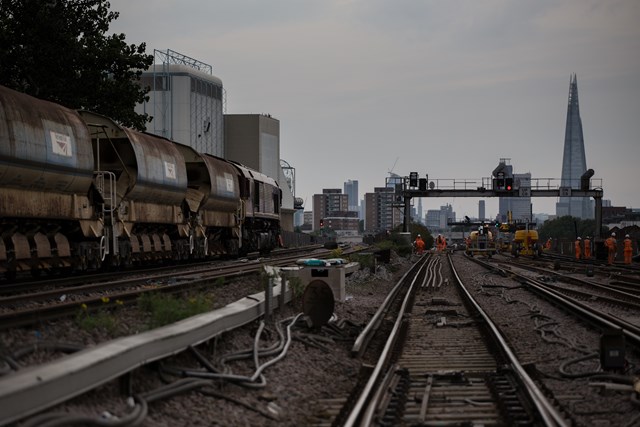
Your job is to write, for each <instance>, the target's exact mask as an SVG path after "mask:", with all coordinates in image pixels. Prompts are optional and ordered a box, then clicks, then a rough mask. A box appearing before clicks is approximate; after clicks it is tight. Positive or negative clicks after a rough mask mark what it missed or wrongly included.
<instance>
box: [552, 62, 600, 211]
mask: <svg viewBox="0 0 640 427" xmlns="http://www.w3.org/2000/svg"><path fill="white" fill-rule="evenodd" d="M586 171H587V160H586V156H585V152H584V136H583V133H582V119H581V118H580V105H579V103H578V77H577V76H576V75H575V74H574V75H572V76H571V78H570V79H569V103H568V106H567V124H566V129H565V135H564V153H563V156H562V175H561V182H560V186H561V187H568V188H576V189H579V188H580V177H581V176H582V175H583V174H584V173H585V172H586ZM556 215H557V216H558V217H562V216H566V215H571V216H573V217H576V218H582V219H590V218H593V217H594V208H593V202H592V201H591V200H590V199H589V198H588V197H560V201H559V202H558V203H556Z"/></svg>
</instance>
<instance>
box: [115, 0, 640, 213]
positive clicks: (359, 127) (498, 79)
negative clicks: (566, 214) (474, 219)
mask: <svg viewBox="0 0 640 427" xmlns="http://www.w3.org/2000/svg"><path fill="white" fill-rule="evenodd" d="M193 8H196V9H195V10H198V13H197V14H194V13H192V10H193ZM111 9H112V10H114V11H117V12H120V16H119V18H118V19H117V20H116V21H114V22H113V23H112V25H111V31H113V32H122V33H125V35H126V37H127V42H128V43H140V42H145V43H147V49H148V52H149V51H152V50H153V49H159V50H164V49H172V50H175V51H178V52H181V53H183V54H185V55H188V56H190V57H192V58H197V59H198V60H200V61H203V62H205V63H208V64H211V65H212V67H213V74H214V75H215V76H216V77H218V78H220V79H221V80H222V82H223V85H224V89H225V93H226V97H225V102H226V103H225V105H226V113H228V114H251V113H265V114H270V115H271V116H272V117H274V118H276V119H278V120H279V121H280V125H281V134H280V146H281V150H280V153H281V158H282V159H284V160H286V161H287V162H288V163H289V164H290V165H291V166H292V167H294V168H295V169H296V196H298V197H300V198H301V199H303V200H306V203H307V204H308V203H310V202H311V196H312V195H313V194H314V193H317V192H320V191H321V189H322V188H339V187H341V185H342V183H343V182H344V181H345V180H346V179H356V180H358V181H359V190H360V193H361V194H364V193H365V192H370V191H373V189H374V188H375V187H379V186H383V185H384V180H385V178H386V176H387V172H388V171H390V170H393V172H395V173H398V174H399V175H402V176H405V175H408V174H409V173H410V172H412V171H417V172H419V173H420V175H421V176H424V175H425V174H428V175H429V178H430V179H457V180H467V179H469V180H474V179H476V180H477V179H481V178H483V177H489V176H490V174H491V171H492V170H493V169H494V167H495V166H496V164H497V163H498V161H499V159H500V158H510V159H511V164H512V165H513V168H514V173H531V177H532V180H533V181H535V180H536V179H551V178H553V179H557V180H559V179H560V178H561V169H562V154H563V142H564V136H565V124H566V111H567V104H566V101H567V83H568V82H569V79H570V76H572V75H573V74H574V73H576V74H577V75H578V76H579V77H580V104H581V105H580V114H581V118H582V122H583V127H584V146H585V151H586V156H587V159H588V160H589V163H588V165H589V167H590V168H592V169H594V171H595V176H594V177H595V178H600V179H602V182H603V189H604V199H606V200H611V201H612V203H613V204H614V205H617V206H626V207H638V206H640V196H639V195H638V192H637V190H636V189H635V185H634V183H635V182H639V181H640V171H639V170H638V168H637V165H636V163H637V159H638V158H640V143H639V141H638V139H639V136H640V121H639V120H637V118H638V117H640V103H638V99H640V85H638V84H637V81H638V78H639V77H640V45H639V44H638V42H637V40H639V39H640V26H638V25H637V22H638V20H640V3H638V2H637V1H635V0H620V1H614V2H583V1H579V0H567V1H565V2H561V3H556V2H539V1H522V2H505V1H502V0H488V1H485V2H482V3H477V2H470V1H462V0H453V1H448V2H429V1H424V2H416V1H413V0H399V1H398V2H383V1H379V0H373V1H360V0H353V1H340V0H327V1H323V2H291V1H290V0H274V1H271V2H268V3H262V2H245V1H230V0H226V1H216V2H205V1H200V0H194V1H193V2H190V3H189V8H185V7H184V4H183V3H182V2H178V1H176V0H167V1H165V2H163V3H162V4H160V5H157V6H156V7H148V5H147V4H146V3H143V2H129V1H125V0H114V1H111ZM247 10H251V13H247ZM486 202H487V203H486V212H487V215H488V216H489V215H495V214H496V213H497V211H498V209H497V204H498V203H497V199H486ZM556 202H557V200H556V199H555V198H542V199H533V200H532V203H533V205H534V207H533V211H534V212H536V213H540V212H544V213H550V214H552V213H554V212H555V203H556ZM444 203H450V204H452V205H453V207H454V210H455V211H456V212H460V214H471V215H473V214H474V213H475V212H476V211H477V204H478V199H472V198H470V199H464V200H463V199H460V198H458V199H438V200H434V201H432V200H424V201H423V208H424V209H431V208H434V207H437V206H440V205H442V204H444ZM305 208H310V206H306V205H305ZM471 215H470V216H471Z"/></svg>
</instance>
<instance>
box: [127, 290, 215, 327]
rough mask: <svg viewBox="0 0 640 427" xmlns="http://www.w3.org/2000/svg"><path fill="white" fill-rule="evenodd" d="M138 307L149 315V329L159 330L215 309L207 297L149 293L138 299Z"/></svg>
mask: <svg viewBox="0 0 640 427" xmlns="http://www.w3.org/2000/svg"><path fill="white" fill-rule="evenodd" d="M138 307H140V309H141V310H143V311H146V312H147V313H148V314H149V325H148V326H149V328H150V329H153V328H158V327H160V326H164V325H168V324H170V323H174V322H177V321H179V320H182V319H186V318H187V317H191V316H195V315H196V314H200V313H204V312H206V311H209V310H211V309H212V308H213V301H212V300H211V297H210V296H207V295H191V296H187V297H186V298H181V297H176V296H174V295H170V294H160V293H151V294H150V293H147V294H143V295H142V296H140V298H138Z"/></svg>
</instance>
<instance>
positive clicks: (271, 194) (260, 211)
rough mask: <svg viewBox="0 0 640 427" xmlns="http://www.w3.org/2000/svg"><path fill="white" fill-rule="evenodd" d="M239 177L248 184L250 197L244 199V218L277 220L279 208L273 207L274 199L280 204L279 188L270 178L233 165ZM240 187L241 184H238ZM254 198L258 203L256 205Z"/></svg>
mask: <svg viewBox="0 0 640 427" xmlns="http://www.w3.org/2000/svg"><path fill="white" fill-rule="evenodd" d="M234 166H235V167H236V168H237V169H238V171H239V172H240V175H241V176H242V177H243V178H244V179H245V180H248V181H249V182H250V184H249V185H248V187H249V188H248V189H249V191H250V196H249V197H248V198H247V199H246V216H247V217H261V218H266V219H279V217H280V215H279V208H280V206H277V209H276V206H275V203H274V202H275V198H276V197H277V199H278V203H279V202H280V187H278V183H277V182H276V181H275V180H274V179H273V178H271V177H269V176H267V175H265V174H263V173H260V172H257V171H254V170H251V169H249V168H247V167H246V166H243V165H241V164H238V163H234ZM240 185H242V184H240ZM256 192H257V194H256ZM256 198H257V199H258V200H257V201H258V203H256Z"/></svg>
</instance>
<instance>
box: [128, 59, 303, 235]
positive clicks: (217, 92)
mask: <svg viewBox="0 0 640 427" xmlns="http://www.w3.org/2000/svg"><path fill="white" fill-rule="evenodd" d="M154 56H155V61H154V62H155V63H154V65H152V66H151V67H150V68H149V69H148V70H147V71H144V72H143V73H142V75H141V84H142V85H144V86H149V87H150V88H151V91H150V92H149V101H147V102H144V103H142V104H139V105H138V106H136V109H135V110H136V112H138V113H143V112H145V113H147V114H150V115H151V116H153V120H152V121H151V123H149V124H148V125H147V132H150V133H153V134H156V135H160V136H163V137H165V138H168V139H171V140H173V141H176V142H179V143H181V144H184V145H188V146H190V147H193V148H194V149H195V150H196V151H198V152H201V153H207V154H211V155H214V156H217V157H221V158H225V159H229V160H234V161H236V162H239V163H242V164H244V165H246V166H248V167H250V168H252V169H255V170H257V171H259V172H261V173H264V174H265V175H268V176H270V177H271V178H273V179H275V180H276V181H277V182H278V184H279V185H280V188H281V189H282V207H281V210H280V213H281V227H282V229H283V230H285V231H293V215H294V212H295V209H296V208H302V206H301V205H300V206H297V205H296V200H295V198H294V194H293V191H292V186H291V182H290V180H287V176H285V174H284V172H283V169H282V167H281V166H280V122H279V121H278V120H276V119H274V118H272V117H271V116H265V115H257V114H238V115H225V114H224V111H223V109H224V90H223V87H222V81H221V80H220V79H219V78H217V77H215V76H213V75H212V67H211V65H208V64H205V63H203V62H201V61H198V60H196V59H193V58H189V57H188V56H186V55H182V54H180V53H178V52H174V51H171V50H167V51H166V52H163V51H158V50H155V51H154Z"/></svg>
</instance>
